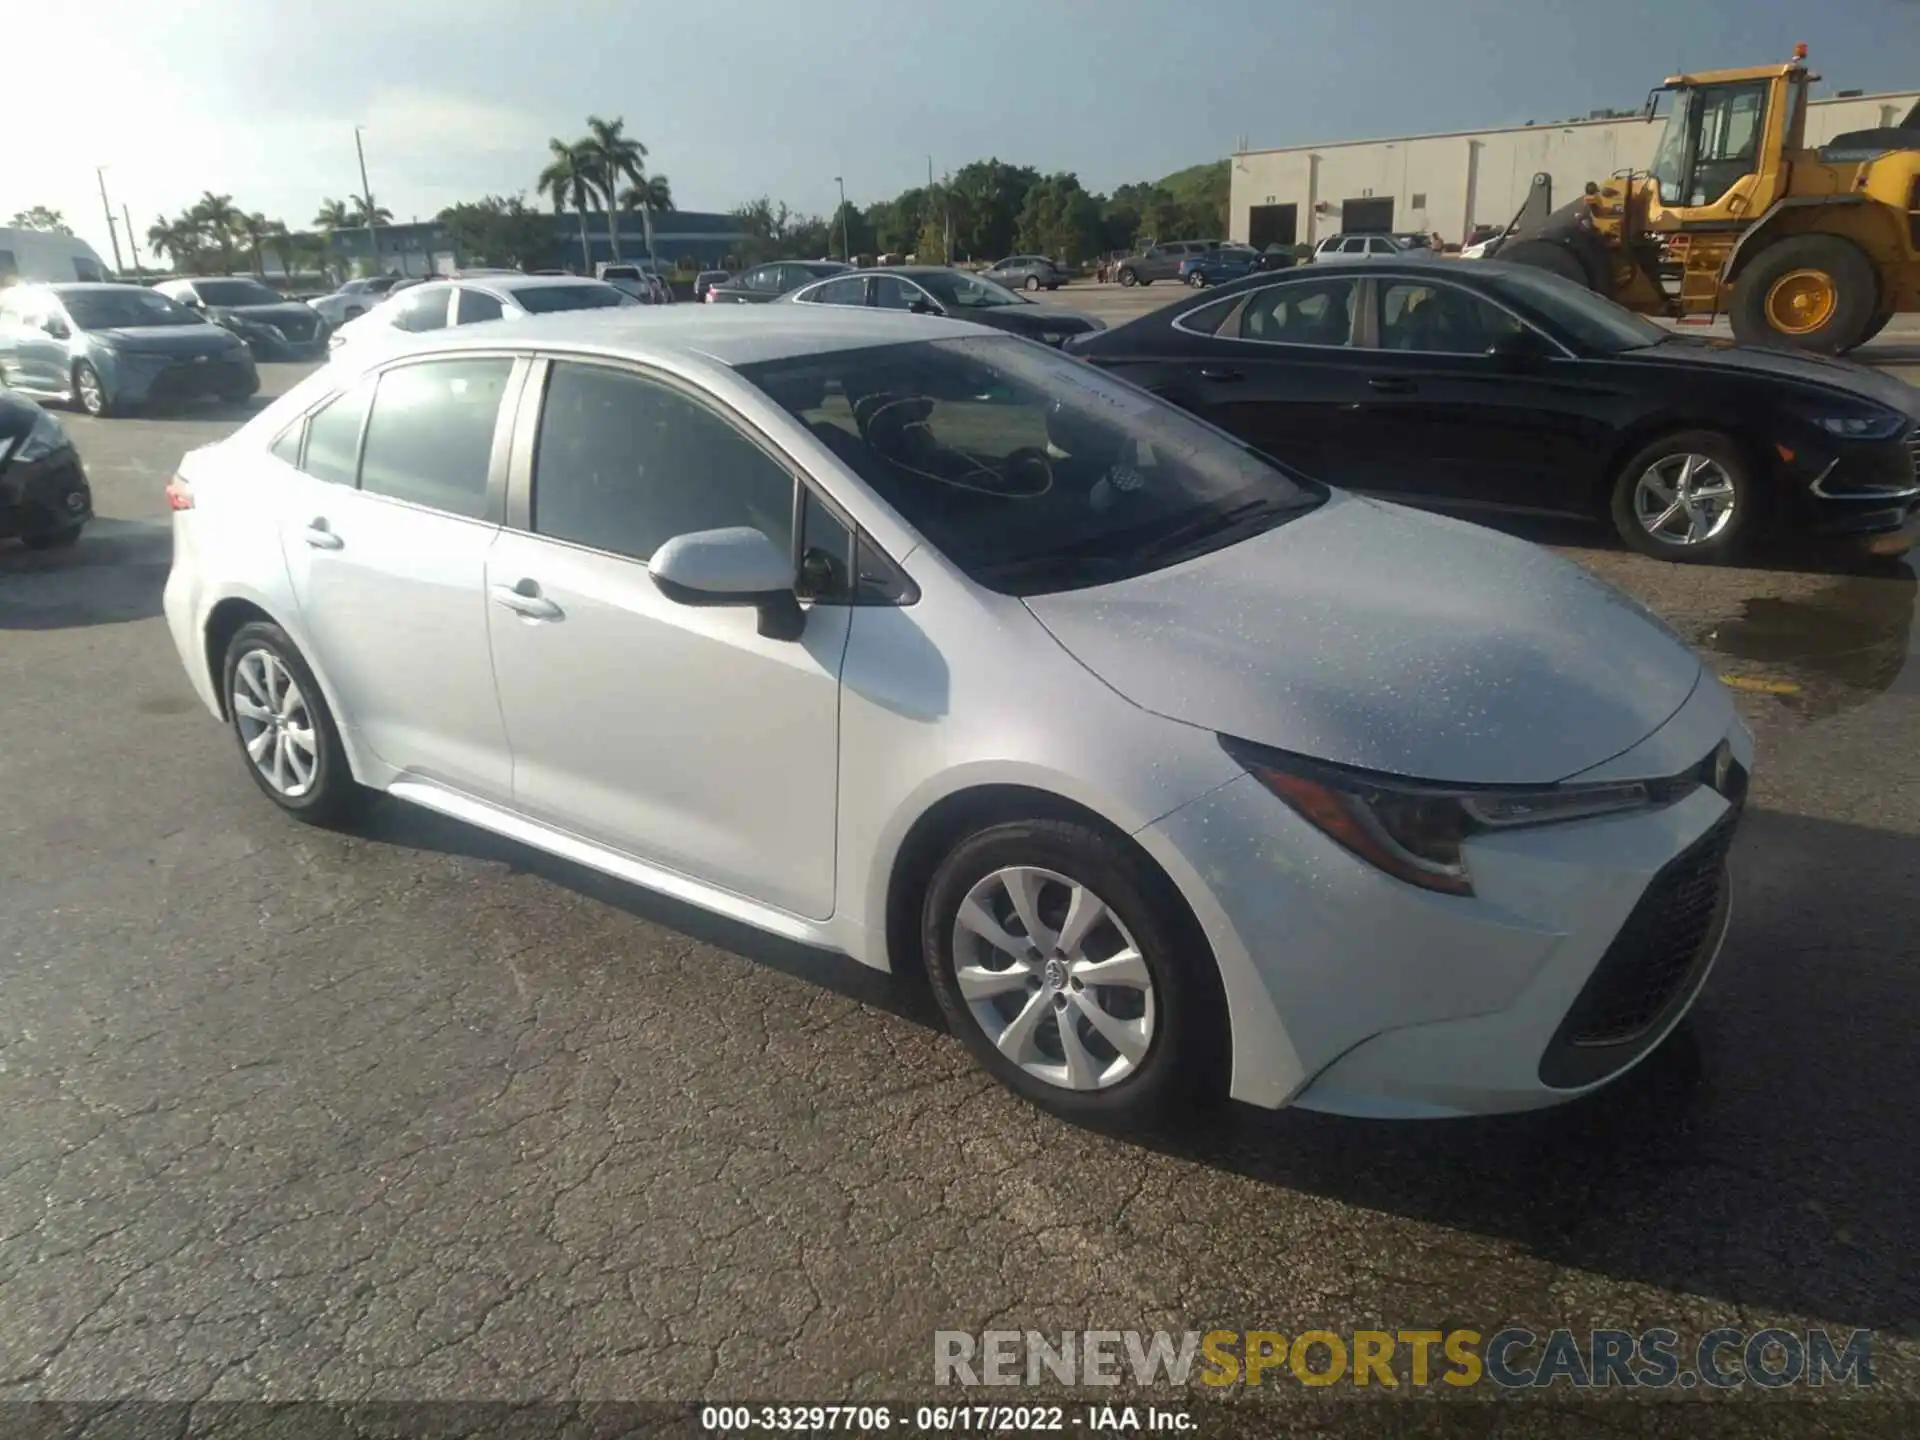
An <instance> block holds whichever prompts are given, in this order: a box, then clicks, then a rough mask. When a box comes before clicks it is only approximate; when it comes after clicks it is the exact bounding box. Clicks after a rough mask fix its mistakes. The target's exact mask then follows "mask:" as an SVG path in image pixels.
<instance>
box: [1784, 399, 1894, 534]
mask: <svg viewBox="0 0 1920 1440" xmlns="http://www.w3.org/2000/svg"><path fill="white" fill-rule="evenodd" d="M1783 461H1784V457H1783ZM1784 463H1785V466H1786V471H1787V476H1788V482H1789V485H1790V487H1791V491H1792V493H1793V494H1794V496H1795V497H1796V506H1795V508H1796V509H1797V510H1798V512H1799V514H1798V516H1797V518H1798V520H1799V522H1800V523H1801V524H1802V525H1803V526H1804V528H1805V531H1806V532H1807V533H1809V534H1811V535H1814V536H1818V537H1821V538H1824V539H1835V540H1858V541H1863V542H1870V543H1869V548H1872V549H1876V550H1880V551H1882V552H1884V551H1886V550H1887V549H1888V545H1887V543H1885V537H1889V536H1899V535H1900V534H1901V533H1902V532H1911V531H1912V528H1913V525H1914V517H1915V515H1916V514H1920V428H1917V429H1915V430H1913V431H1911V432H1909V433H1908V434H1906V435H1904V436H1901V437H1899V438H1897V439H1892V440H1872V441H1846V442H1836V443H1833V444H1831V445H1827V446H1823V447H1821V448H1820V449H1808V450H1802V451H1796V452H1795V453H1794V458H1793V460H1792V461H1784ZM1871 542H1882V543H1871ZM1911 543H1912V542H1911V539H1909V540H1908V541H1907V542H1906V543H1905V544H1894V545H1893V546H1892V548H1893V549H1895V550H1904V549H1907V548H1909V547H1910V545H1911Z"/></svg>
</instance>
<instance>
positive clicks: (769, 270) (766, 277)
mask: <svg viewBox="0 0 1920 1440" xmlns="http://www.w3.org/2000/svg"><path fill="white" fill-rule="evenodd" d="M851 269H853V267H852V266H851V265H846V264H842V263H841V262H840V261H838V260H774V261H771V262H770V263H768V264H765V265H756V266H754V267H753V269H751V270H748V271H745V272H743V273H741V274H739V275H735V276H733V277H732V278H731V279H728V280H716V281H714V282H713V283H712V284H711V285H709V286H708V287H707V292H706V301H707V304H709V305H764V304H766V303H767V302H768V301H769V300H778V299H779V298H780V297H781V296H782V295H784V294H786V293H787V292H788V291H789V290H798V289H799V288H800V287H801V286H802V285H806V284H809V283H811V282H812V281H815V280H824V279H826V278H827V276H829V275H844V274H846V273H847V272H848V271H849V270H851Z"/></svg>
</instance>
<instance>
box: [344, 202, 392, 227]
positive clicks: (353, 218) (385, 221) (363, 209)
mask: <svg viewBox="0 0 1920 1440" xmlns="http://www.w3.org/2000/svg"><path fill="white" fill-rule="evenodd" d="M348 223H349V224H352V225H357V226H359V227H361V228H362V229H364V228H366V227H367V226H369V225H391V224H392V223H393V212H392V211H391V210H389V209H388V208H387V207H386V206H384V205H374V206H369V205H368V204H367V197H366V196H364V195H356V196H354V197H353V209H352V211H351V212H350V219H349V221H348Z"/></svg>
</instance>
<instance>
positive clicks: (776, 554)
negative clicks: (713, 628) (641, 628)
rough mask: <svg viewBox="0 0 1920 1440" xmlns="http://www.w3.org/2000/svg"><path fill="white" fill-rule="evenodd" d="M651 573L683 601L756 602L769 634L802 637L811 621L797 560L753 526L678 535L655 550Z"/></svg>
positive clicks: (762, 630)
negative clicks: (797, 578)
mask: <svg viewBox="0 0 1920 1440" xmlns="http://www.w3.org/2000/svg"><path fill="white" fill-rule="evenodd" d="M647 574H648V575H649V576H651V577H652V579H653V583H654V584H655V585H656V586H657V587H658V588H659V591H660V593H661V594H662V595H664V596H666V597H667V598H668V599H669V600H672V601H673V602H675V603H676V604H679V605H752V606H754V607H755V608H756V609H757V610H759V612H760V627H759V628H760V633H761V634H762V635H764V636H766V637H767V638H768V639H769V640H798V639H799V638H800V632H801V630H802V629H804V628H805V626H806V620H807V617H806V612H805V611H804V610H802V609H801V608H800V601H799V598H798V597H797V596H796V595H795V594H794V591H793V580H794V575H793V561H792V560H791V559H790V558H789V557H788V556H787V555H785V554H783V553H782V552H781V550H780V549H779V547H778V546H776V545H775V544H774V543H773V542H772V541H771V540H769V539H768V538H767V537H766V536H765V535H763V534H761V533H760V532H759V531H758V530H755V529H753V528H751V527H750V526H746V525H733V526H729V527H727V528H726V529H724V530H696V531H694V532H693V533H692V534H690V535H676V536H674V537H673V539H671V540H669V541H667V543H666V544H664V545H662V546H661V547H660V548H659V549H658V550H656V551H654V552H653V558H652V559H651V560H649V561H648V562H647Z"/></svg>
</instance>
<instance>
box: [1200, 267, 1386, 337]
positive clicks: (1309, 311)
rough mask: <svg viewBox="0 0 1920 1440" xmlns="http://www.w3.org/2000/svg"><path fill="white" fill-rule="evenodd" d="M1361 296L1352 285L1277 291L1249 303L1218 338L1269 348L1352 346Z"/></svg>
mask: <svg viewBox="0 0 1920 1440" xmlns="http://www.w3.org/2000/svg"><path fill="white" fill-rule="evenodd" d="M1358 293H1359V287H1358V285H1357V283H1356V282H1355V281H1352V280H1346V279H1340V280H1315V281H1305V282H1301V283H1297V284H1292V285H1274V286H1271V287H1269V288H1268V289H1265V290H1261V291H1257V292H1256V293H1255V294H1253V295H1251V296H1249V297H1247V300H1246V305H1245V307H1244V308H1243V309H1241V311H1240V312H1239V314H1238V315H1235V316H1230V317H1228V318H1227V320H1226V321H1225V322H1224V323H1223V324H1222V325H1221V326H1220V328H1219V329H1218V330H1217V331H1216V332H1215V333H1216V334H1219V335H1221V336H1226V337H1230V338H1233V339H1239V340H1257V341H1261V342H1262V343H1265V344H1268V345H1326V346H1338V345H1350V344H1352V343H1353V307H1354V301H1355V297H1356V296H1357V295H1358Z"/></svg>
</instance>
